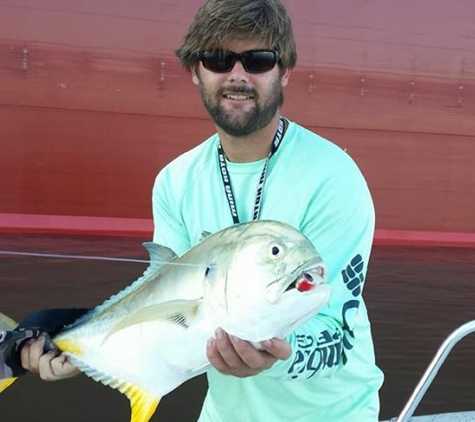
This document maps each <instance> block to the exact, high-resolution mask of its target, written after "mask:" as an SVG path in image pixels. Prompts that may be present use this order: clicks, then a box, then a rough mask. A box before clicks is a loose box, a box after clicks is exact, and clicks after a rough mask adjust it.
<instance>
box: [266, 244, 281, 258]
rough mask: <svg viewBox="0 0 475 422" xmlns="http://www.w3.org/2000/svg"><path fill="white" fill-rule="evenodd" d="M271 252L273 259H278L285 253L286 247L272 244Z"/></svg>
mask: <svg viewBox="0 0 475 422" xmlns="http://www.w3.org/2000/svg"><path fill="white" fill-rule="evenodd" d="M269 252H270V257H271V258H272V259H277V258H280V256H281V255H282V253H283V252H284V247H283V246H282V245H281V244H279V243H272V244H271V245H270V247H269Z"/></svg>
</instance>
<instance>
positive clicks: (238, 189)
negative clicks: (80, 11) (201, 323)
mask: <svg viewBox="0 0 475 422" xmlns="http://www.w3.org/2000/svg"><path fill="white" fill-rule="evenodd" d="M177 55H178V57H179V59H180V61H181V63H182V64H183V66H184V67H185V68H186V69H188V70H189V71H190V72H191V77H192V81H193V83H194V84H196V85H197V86H198V88H199V90H200V92H201V96H202V99H203V103H204V105H205V107H206V109H207V110H208V112H209V114H210V116H211V118H212V119H213V121H214V123H215V125H216V130H217V133H216V134H215V135H213V136H212V137H210V138H209V139H208V140H206V141H205V142H203V143H202V144H201V145H199V146H198V147H196V148H194V149H192V150H191V151H189V152H187V153H185V154H183V155H182V156H180V157H178V158H177V159H176V160H174V161H173V162H172V163H170V164H169V165H168V166H166V167H165V168H164V169H163V170H162V171H161V172H160V174H159V175H158V177H157V179H156V182H155V186H154V189H153V214H154V221H155V233H154V241H155V242H157V243H161V244H163V245H166V246H168V247H170V248H171V249H173V250H174V251H175V252H176V253H178V254H182V253H183V252H185V251H186V250H187V249H189V248H190V247H191V246H193V245H194V244H196V243H197V242H198V241H199V240H200V238H201V235H202V232H203V231H208V232H216V231H218V230H220V229H223V228H225V227H228V226H230V225H232V224H236V223H239V222H244V221H249V220H253V219H269V220H280V221H283V222H286V223H288V224H291V225H293V226H294V227H296V228H298V229H299V230H301V231H302V232H303V233H304V234H305V235H306V236H307V237H309V239H310V240H311V241H312V242H313V243H314V244H315V246H316V248H317V250H318V251H319V252H320V254H321V255H322V257H323V259H324V260H325V261H326V264H327V266H328V270H329V271H328V280H329V283H330V284H331V287H332V297H331V300H330V304H329V306H328V307H327V308H325V309H323V310H322V311H321V312H320V314H319V315H317V316H316V317H314V318H313V319H311V320H310V321H308V322H307V323H305V324H304V325H303V326H302V327H300V328H299V329H297V330H296V331H295V332H293V333H292V334H291V335H289V336H288V337H287V338H286V339H285V340H279V339H269V340H268V341H265V342H263V344H262V347H263V350H257V349H256V348H255V347H253V346H252V345H251V344H249V343H247V342H246V341H243V340H240V339H237V338H232V337H230V336H228V335H227V333H225V332H224V331H223V330H222V329H218V330H217V331H216V335H215V337H214V338H212V339H210V340H209V342H208V345H207V354H208V358H209V360H210V362H211V364H212V365H213V369H212V370H210V371H209V372H208V381H209V390H208V393H207V396H206V399H205V402H204V405H203V410H202V413H201V416H200V419H199V420H200V422H234V421H235V422H247V421H256V422H280V421H282V422H288V421H290V420H291V421H296V422H316V421H323V422H340V421H351V422H374V421H376V420H377V419H378V413H379V399H378V390H379V388H380V386H381V384H382V379H383V376H382V373H381V371H380V370H379V369H378V368H377V367H376V365H375V362H374V351H373V343H372V339H371V332H370V324H369V321H368V316H367V312H366V307H365V304H364V302H363V299H362V296H361V293H362V289H363V284H364V277H365V273H366V269H367V265H368V259H369V255H370V250H371V244H372V237H373V232H374V209H373V204H372V201H371V197H370V194H369V191H368V188H367V185H366V182H365V181H364V179H363V177H362V175H361V173H360V171H359V170H358V168H357V166H356V165H355V164H354V162H353V161H352V160H351V158H350V157H349V156H348V155H347V154H346V153H345V152H343V151H342V150H341V149H339V148H338V147H337V146H335V145H334V144H332V143H330V142H328V141H326V140H324V139H322V138H321V137H319V136H318V135H316V134H314V133H312V132H310V131H308V130H306V129H304V128H303V127H301V126H299V125H297V124H296V123H294V122H290V121H289V120H288V119H286V118H284V117H282V116H281V112H280V108H281V106H282V103H283V89H284V87H285V86H286V85H287V83H288V81H289V78H290V72H291V69H292V68H293V67H294V65H295V62H296V48H295V43H294V39H293V34H292V27H291V22H290V19H289V16H288V14H287V11H286V9H285V7H284V6H283V4H282V3H281V0H253V1H249V0H208V1H207V2H206V4H205V5H204V6H203V7H202V8H201V9H200V10H199V12H198V13H197V15H196V17H195V19H194V21H193V23H192V24H191V27H190V29H189V32H188V34H187V36H186V38H185V42H184V44H183V45H182V47H181V48H180V49H179V50H178V51H177ZM243 276H244V275H243ZM22 362H23V365H24V367H25V368H27V369H29V370H32V371H35V372H39V373H40V375H41V377H42V378H43V379H52V380H54V379H60V378H63V377H66V376H70V375H73V374H74V373H75V369H74V368H73V367H72V366H71V365H70V364H69V363H68V362H67V361H65V359H64V358H63V356H59V357H54V356H53V355H43V354H42V344H41V340H39V341H37V342H34V343H33V344H32V345H29V346H27V347H25V348H24V350H23V351H22Z"/></svg>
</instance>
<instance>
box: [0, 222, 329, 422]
mask: <svg viewBox="0 0 475 422" xmlns="http://www.w3.org/2000/svg"><path fill="white" fill-rule="evenodd" d="M144 247H145V248H146V249H147V250H148V253H149V255H150V264H149V266H148V268H147V269H146V271H145V272H144V273H143V275H142V276H141V277H139V278H138V279H137V280H135V281H134V282H133V283H132V284H130V285H129V286H128V287H126V288H125V289H123V290H122V291H120V292H119V293H117V294H115V295H113V296H111V297H110V298H109V299H107V300H105V301H104V302H103V303H102V304H100V305H98V306H97V307H95V308H94V309H92V310H90V311H88V312H86V313H85V314H84V315H82V316H81V317H79V318H78V319H77V320H76V321H74V322H73V323H71V324H70V325H67V326H66V327H64V328H63V329H62V330H61V331H60V332H59V333H57V334H55V335H54V336H53V337H52V342H53V344H54V345H55V346H56V347H57V348H58V349H59V350H60V351H61V352H62V353H64V354H65V355H66V356H67V357H68V359H69V361H70V362H71V363H73V364H74V365H75V366H76V367H77V368H78V369H79V370H81V371H82V372H83V373H84V374H86V375H87V376H89V377H91V378H93V379H94V380H96V381H98V382H101V383H102V384H104V385H106V386H109V387H111V388H114V389H117V390H118V391H120V392H121V393H123V394H124V395H125V396H127V397H128V399H129V401H130V407H131V415H130V421H131V422H148V421H149V420H150V418H151V417H152V415H153V414H154V413H155V411H156V409H157V406H158V405H159V402H160V400H161V399H162V398H163V397H164V396H165V395H166V394H168V393H170V392H171V391H173V390H174V389H176V388H177V387H178V386H179V385H181V384H183V383H184V382H186V381H187V380H189V379H191V378H193V377H195V376H197V375H200V374H202V373H204V372H206V371H207V370H208V369H209V368H210V362H209V361H208V359H207V356H206V343H207V341H208V339H209V338H210V337H213V335H214V333H215V331H216V329H217V328H218V327H221V328H222V329H224V330H225V331H226V332H227V333H229V334H230V335H232V336H236V337H238V338H241V339H243V340H247V341H249V342H251V343H252V344H253V345H255V347H257V348H260V343H261V342H262V341H265V340H268V339H271V338H285V336H286V335H288V334H289V333H291V332H292V331H293V330H295V329H296V328H297V327H298V326H300V325H301V324H303V323H304V322H305V321H307V320H308V319H310V318H311V317H313V316H314V315H316V314H317V313H318V312H320V311H321V310H322V308H323V307H324V306H326V305H327V304H328V300H329V298H330V294H331V289H330V286H329V284H328V283H327V281H326V273H327V267H326V265H325V263H324V262H323V259H322V257H321V256H320V254H319V253H318V252H317V250H316V248H315V246H314V245H313V244H312V242H311V241H310V240H309V239H308V238H307V237H306V236H304V235H303V234H302V233H301V232H300V231H299V230H297V229H296V228H294V227H292V226H290V225H288V224H285V223H282V222H277V221H272V220H260V221H253V222H248V223H241V224H237V225H234V226H231V227H228V228H226V229H223V230H221V231H218V232H216V233H214V234H209V233H205V235H204V236H203V237H202V240H201V241H200V242H198V243H197V244H196V245H195V246H194V247H192V248H191V249H189V250H188V251H187V252H185V253H184V254H183V255H181V256H177V255H176V254H175V253H174V252H173V251H172V250H171V249H169V248H167V247H165V246H162V245H158V244H156V243H153V242H146V243H144ZM5 318H6V317H5ZM1 320H2V318H0V321H1ZM6 321H7V323H4V324H3V327H4V328H5V327H8V328H11V327H12V326H13V322H12V321H11V320H6ZM0 325H2V324H1V323H0ZM3 381H4V383H5V384H8V383H10V384H11V382H12V379H10V380H8V379H7V380H3ZM0 382H2V380H0ZM4 388H5V387H4ZM0 391H1V388H0Z"/></svg>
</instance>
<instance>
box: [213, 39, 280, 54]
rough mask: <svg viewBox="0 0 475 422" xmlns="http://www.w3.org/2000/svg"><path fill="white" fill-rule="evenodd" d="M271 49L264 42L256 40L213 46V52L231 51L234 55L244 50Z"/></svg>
mask: <svg viewBox="0 0 475 422" xmlns="http://www.w3.org/2000/svg"><path fill="white" fill-rule="evenodd" d="M268 48H271V46H269V44H268V43H267V42H266V41H264V40H256V39H233V40H226V41H223V42H222V43H220V44H219V45H216V46H214V48H213V50H231V51H234V52H235V53H241V52H243V51H246V50H256V49H268Z"/></svg>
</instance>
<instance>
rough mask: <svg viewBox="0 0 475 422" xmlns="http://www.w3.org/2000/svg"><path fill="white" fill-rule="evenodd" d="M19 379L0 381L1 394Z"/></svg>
mask: <svg viewBox="0 0 475 422" xmlns="http://www.w3.org/2000/svg"><path fill="white" fill-rule="evenodd" d="M16 380H17V378H5V379H2V380H0V393H1V392H2V391H4V390H6V389H7V388H8V387H10V385H12V384H13V383H14V382H15V381H16Z"/></svg>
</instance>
